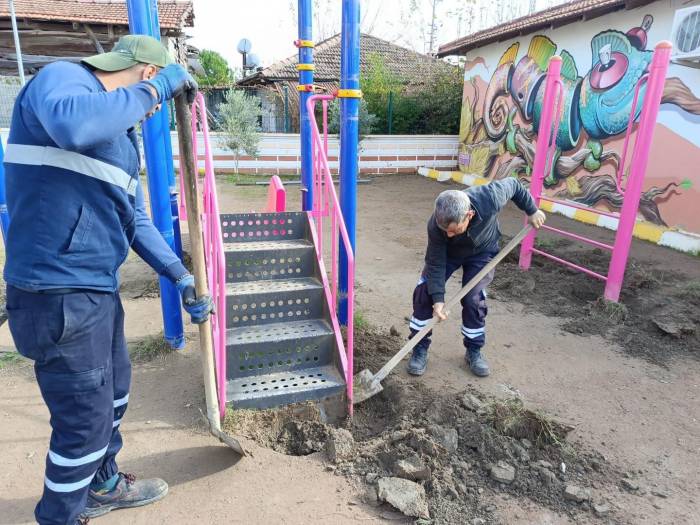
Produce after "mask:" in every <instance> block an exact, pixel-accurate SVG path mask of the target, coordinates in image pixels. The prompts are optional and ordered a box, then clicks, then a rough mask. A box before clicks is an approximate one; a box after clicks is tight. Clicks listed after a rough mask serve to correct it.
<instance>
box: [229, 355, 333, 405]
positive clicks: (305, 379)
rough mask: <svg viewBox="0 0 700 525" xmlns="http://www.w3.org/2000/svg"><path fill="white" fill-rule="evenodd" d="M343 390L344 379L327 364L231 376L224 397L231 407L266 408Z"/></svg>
mask: <svg viewBox="0 0 700 525" xmlns="http://www.w3.org/2000/svg"><path fill="white" fill-rule="evenodd" d="M344 391H345V381H344V379H343V378H342V376H341V375H340V374H339V373H338V371H337V370H336V368H335V366H332V365H330V366H323V367H316V368H306V369H303V370H299V371H296V372H282V373H270V374H262V375H257V376H252V377H245V378H240V379H234V380H231V381H229V382H228V383H227V384H226V400H227V402H229V403H233V406H234V408H270V407H274V406H279V405H288V404H292V403H300V402H302V401H307V400H310V399H314V400H319V399H322V398H324V397H331V396H339V395H342V394H343V393H344Z"/></svg>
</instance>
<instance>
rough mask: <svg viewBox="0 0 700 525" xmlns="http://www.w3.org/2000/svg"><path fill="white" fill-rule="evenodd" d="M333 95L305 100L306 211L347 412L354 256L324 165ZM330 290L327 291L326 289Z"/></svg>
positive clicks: (350, 390) (350, 406) (350, 396)
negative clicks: (327, 229)
mask: <svg viewBox="0 0 700 525" xmlns="http://www.w3.org/2000/svg"><path fill="white" fill-rule="evenodd" d="M334 98H335V97H334V96H333V95H312V96H311V97H309V99H308V100H307V102H306V108H307V111H308V114H309V115H311V116H312V118H311V119H310V121H311V138H312V143H313V145H312V152H313V156H314V161H313V163H312V165H313V166H314V173H313V187H314V190H315V192H314V209H313V210H312V211H311V212H309V215H310V217H311V218H312V220H313V222H314V224H315V226H316V231H313V228H312V234H313V236H314V241H315V242H317V247H318V250H317V253H318V261H319V266H320V268H321V279H322V280H323V284H324V290H326V293H327V298H328V302H329V305H330V310H331V312H330V313H331V322H332V324H333V329H334V332H335V334H336V340H337V344H338V349H339V351H340V356H339V357H340V362H341V365H342V366H343V370H344V371H345V382H346V385H347V396H348V412H349V414H350V416H352V413H353V404H352V399H353V374H354V371H353V343H354V338H353V328H354V322H353V320H354V303H355V255H354V250H353V248H352V244H351V243H350V237H349V235H348V231H347V228H346V226H345V220H344V219H343V214H342V210H341V208H340V203H339V201H338V196H337V194H336V191H335V186H334V184H333V178H332V176H331V170H330V168H329V166H328V102H329V101H330V100H333V99H334ZM319 100H320V101H321V102H322V104H323V136H322V135H321V132H320V131H319V129H318V124H317V122H316V119H315V118H313V115H315V108H316V102H317V101H319ZM328 216H330V219H331V286H330V288H329V286H328V285H329V283H328V277H327V274H326V271H325V265H324V264H323V237H322V232H323V219H324V217H328ZM338 235H340V238H341V239H342V242H343V245H344V247H345V252H346V254H347V262H348V275H347V314H348V320H347V348H346V347H345V345H344V344H343V340H342V337H340V323H339V321H338V302H337V301H338V271H337V267H338V249H337V246H338ZM328 290H330V292H328Z"/></svg>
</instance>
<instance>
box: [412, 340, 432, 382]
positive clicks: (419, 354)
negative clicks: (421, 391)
mask: <svg viewBox="0 0 700 525" xmlns="http://www.w3.org/2000/svg"><path fill="white" fill-rule="evenodd" d="M428 346H429V345H427V344H425V341H421V342H420V343H418V344H417V345H416V347H415V348H414V349H413V354H412V355H411V360H410V361H409V362H408V367H407V370H408V373H409V374H411V375H412V376H422V375H423V374H425V370H426V368H428Z"/></svg>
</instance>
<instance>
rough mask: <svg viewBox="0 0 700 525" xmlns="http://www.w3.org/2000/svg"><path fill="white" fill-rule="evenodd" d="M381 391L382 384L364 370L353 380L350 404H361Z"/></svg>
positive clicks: (382, 388)
mask: <svg viewBox="0 0 700 525" xmlns="http://www.w3.org/2000/svg"><path fill="white" fill-rule="evenodd" d="M382 390H384V387H383V386H382V384H381V383H380V382H379V381H377V380H376V379H375V377H374V374H372V372H370V371H369V369H367V368H365V369H364V370H363V371H362V372H360V373H359V374H356V375H355V377H354V378H353V387H352V392H353V393H352V404H353V405H357V404H358V403H362V402H363V401H366V400H367V399H369V398H370V397H372V396H376V395H377V394H378V393H379V392H381V391H382Z"/></svg>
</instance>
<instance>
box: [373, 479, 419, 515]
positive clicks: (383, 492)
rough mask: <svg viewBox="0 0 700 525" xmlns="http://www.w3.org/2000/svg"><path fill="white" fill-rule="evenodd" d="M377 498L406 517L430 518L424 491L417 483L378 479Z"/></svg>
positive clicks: (403, 480) (404, 480)
mask: <svg viewBox="0 0 700 525" xmlns="http://www.w3.org/2000/svg"><path fill="white" fill-rule="evenodd" d="M378 496H379V499H380V500H381V501H386V502H387V503H389V504H390V505H391V506H392V507H394V508H396V509H398V510H400V511H401V512H402V513H403V514H405V515H406V516H412V517H414V518H423V519H428V518H430V513H429V511H428V499H427V498H426V495H425V489H424V488H423V487H422V486H420V485H419V484H418V483H414V482H413V481H409V480H407V479H401V478H380V479H379V490H378Z"/></svg>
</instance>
